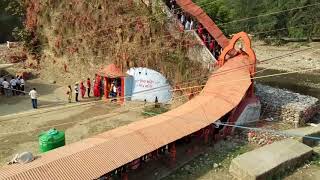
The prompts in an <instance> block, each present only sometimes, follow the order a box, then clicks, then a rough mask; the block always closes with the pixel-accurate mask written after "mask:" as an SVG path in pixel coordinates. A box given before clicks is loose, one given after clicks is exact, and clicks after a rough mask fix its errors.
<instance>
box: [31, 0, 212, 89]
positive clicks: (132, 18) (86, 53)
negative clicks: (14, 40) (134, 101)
mask: <svg viewBox="0 0 320 180" xmlns="http://www.w3.org/2000/svg"><path fill="white" fill-rule="evenodd" d="M27 5H28V8H27V15H26V17H27V20H26V25H27V27H28V28H29V29H30V30H32V31H33V32H35V34H36V37H37V39H39V42H40V43H39V45H37V46H36V48H38V49H40V51H39V52H40V54H41V56H40V57H39V58H38V60H37V62H31V61H30V58H29V64H30V63H32V64H35V63H39V66H40V67H41V77H43V78H45V79H52V80H57V82H58V83H59V82H66V83H67V82H68V83H69V82H72V81H75V80H76V79H79V78H81V79H82V78H86V77H87V76H89V75H90V76H92V75H93V74H94V73H95V72H96V70H97V69H99V68H100V67H102V66H104V65H108V64H110V63H115V64H117V65H118V66H119V67H121V69H123V71H125V70H127V69H128V68H130V67H137V66H143V67H149V68H152V69H155V70H157V71H160V72H162V73H163V74H165V76H167V78H168V79H171V80H172V81H181V80H185V79H188V78H190V77H191V76H192V77H195V76H200V75H201V74H202V75H203V73H204V72H206V71H205V70H204V69H201V65H200V64H197V63H195V62H192V61H190V60H189V59H188V58H187V57H186V56H185V54H186V53H185V52H186V48H187V44H186V43H185V41H184V40H183V39H173V37H171V36H170V35H169V34H168V33H167V31H166V29H165V26H164V23H165V17H164V15H163V13H161V11H157V10H155V11H157V12H153V13H152V12H151V9H148V8H147V7H146V6H145V5H144V4H142V3H141V2H140V1H128V0H117V1H99V0H86V1H82V0H61V1H54V0H41V1H40V0H29V2H28V4H27ZM191 72H192V73H191Z"/></svg>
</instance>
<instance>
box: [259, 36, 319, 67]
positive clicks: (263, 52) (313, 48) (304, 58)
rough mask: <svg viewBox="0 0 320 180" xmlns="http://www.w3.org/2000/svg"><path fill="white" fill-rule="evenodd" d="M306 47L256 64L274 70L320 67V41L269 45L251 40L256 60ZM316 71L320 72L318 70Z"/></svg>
mask: <svg viewBox="0 0 320 180" xmlns="http://www.w3.org/2000/svg"><path fill="white" fill-rule="evenodd" d="M307 48H310V49H308V50H305V51H302V52H299V53H295V54H292V55H290V56H287V57H285V58H275V59H273V60H270V61H265V62H262V63H259V64H258V65H257V66H258V67H259V68H270V69H274V70H284V71H299V70H305V69H312V68H320V58H319V57H320V43H319V42H314V43H309V44H305V43H304V44H302V43H288V44H286V45H284V46H270V45H266V44H265V43H263V42H261V41H255V42H253V49H254V51H255V53H256V56H257V59H258V61H263V60H266V59H269V58H273V57H278V56H281V55H284V54H288V53H290V52H294V51H299V50H303V49H307ZM317 72H319V73H320V70H318V71H317Z"/></svg>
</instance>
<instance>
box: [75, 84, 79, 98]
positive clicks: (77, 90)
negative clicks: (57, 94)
mask: <svg viewBox="0 0 320 180" xmlns="http://www.w3.org/2000/svg"><path fill="white" fill-rule="evenodd" d="M74 93H75V94H76V97H75V100H76V102H79V100H78V97H79V84H78V83H76V84H75V85H74Z"/></svg>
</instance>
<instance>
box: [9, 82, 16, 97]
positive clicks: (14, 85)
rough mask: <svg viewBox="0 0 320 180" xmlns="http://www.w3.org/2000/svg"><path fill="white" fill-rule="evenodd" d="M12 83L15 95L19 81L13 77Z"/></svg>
mask: <svg viewBox="0 0 320 180" xmlns="http://www.w3.org/2000/svg"><path fill="white" fill-rule="evenodd" d="M10 84H11V88H12V95H13V96H15V95H16V90H17V81H16V79H15V78H14V77H11V80H10Z"/></svg>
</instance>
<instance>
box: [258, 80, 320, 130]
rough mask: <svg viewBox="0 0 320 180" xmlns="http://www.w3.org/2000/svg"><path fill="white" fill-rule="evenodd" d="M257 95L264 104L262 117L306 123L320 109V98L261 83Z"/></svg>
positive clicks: (300, 124) (296, 124) (299, 124)
mask: <svg viewBox="0 0 320 180" xmlns="http://www.w3.org/2000/svg"><path fill="white" fill-rule="evenodd" d="M256 95H257V96H258V97H259V99H260V102H261V104H262V113H261V114H262V118H271V119H275V120H280V121H284V122H288V123H289V124H292V125H293V126H294V127H300V126H303V125H305V123H306V122H308V121H309V120H310V119H311V118H312V117H313V116H314V115H315V114H316V113H317V112H319V110H320V103H319V99H317V98H315V97H311V96H306V95H301V94H299V93H294V92H291V91H287V90H283V89H277V88H273V87H270V86H265V85H261V84H257V85H256Z"/></svg>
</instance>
